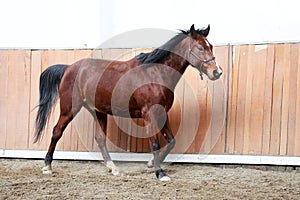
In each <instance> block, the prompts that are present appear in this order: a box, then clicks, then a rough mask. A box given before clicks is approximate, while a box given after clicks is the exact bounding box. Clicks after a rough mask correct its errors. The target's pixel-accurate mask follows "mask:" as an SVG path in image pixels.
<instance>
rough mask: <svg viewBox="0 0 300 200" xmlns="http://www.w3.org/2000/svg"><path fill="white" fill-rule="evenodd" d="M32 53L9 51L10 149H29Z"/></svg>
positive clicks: (8, 135) (8, 143)
mask: <svg viewBox="0 0 300 200" xmlns="http://www.w3.org/2000/svg"><path fill="white" fill-rule="evenodd" d="M29 59H30V51H25V50H22V51H18V50H11V51H9V60H8V66H9V73H8V79H9V83H8V104H7V107H8V112H7V137H6V144H7V145H6V147H7V148H8V149H27V148H28V128H29V123H28V122H29V90H30V89H29V88H30V62H29Z"/></svg>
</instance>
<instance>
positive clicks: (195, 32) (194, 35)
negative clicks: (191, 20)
mask: <svg viewBox="0 0 300 200" xmlns="http://www.w3.org/2000/svg"><path fill="white" fill-rule="evenodd" d="M190 33H191V36H192V37H193V38H194V37H196V35H197V34H198V33H197V31H196V30H195V26H194V24H193V25H192V26H191V28H190Z"/></svg>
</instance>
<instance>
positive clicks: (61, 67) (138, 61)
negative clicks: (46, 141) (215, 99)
mask: <svg viewBox="0 0 300 200" xmlns="http://www.w3.org/2000/svg"><path fill="white" fill-rule="evenodd" d="M209 31H210V25H208V26H207V27H206V28H202V29H195V27H194V24H193V25H192V26H191V27H190V29H188V30H179V32H178V33H177V34H176V35H175V36H174V37H172V38H171V39H170V40H169V41H167V42H166V43H165V44H163V45H162V46H160V47H159V48H156V49H154V50H153V51H152V52H149V53H141V54H139V55H137V56H135V57H133V58H131V59H129V60H127V61H117V60H104V59H92V58H85V59H81V60H79V61H77V62H75V63H73V64H71V65H65V64H56V65H53V66H50V67H48V68H47V69H46V70H45V71H43V72H42V74H41V75H40V85H39V93H40V98H39V105H38V112H37V116H36V119H35V134H34V143H36V142H38V141H39V140H40V139H41V135H42V133H43V131H44V129H45V125H46V123H47V120H48V119H49V116H50V114H51V110H52V108H53V106H54V104H55V103H56V101H57V99H58V98H59V99H60V115H59V119H58V121H57V123H56V125H55V126H54V128H53V132H52V137H51V142H50V145H49V148H48V151H47V154H46V157H45V159H44V163H45V166H44V167H43V169H42V172H43V174H51V173H52V167H51V163H52V160H53V153H54V151H55V146H56V144H57V142H58V141H59V139H60V138H61V137H62V135H63V132H64V130H65V128H66V127H67V125H68V124H69V123H70V122H71V121H72V119H73V118H74V117H75V116H76V114H77V113H78V112H79V111H80V109H81V108H82V107H84V108H85V109H87V110H88V111H89V112H90V113H91V114H92V115H93V117H94V118H95V120H97V121H98V123H99V126H100V127H101V130H100V131H99V132H97V133H95V140H96V142H97V144H98V146H99V149H100V151H101V153H102V157H103V162H104V164H105V165H106V167H107V169H108V171H109V172H111V173H112V174H113V175H119V174H120V173H119V169H118V168H117V167H116V166H115V164H114V163H113V161H112V159H111V157H110V154H109V152H108V149H107V147H106V126H107V117H108V115H112V116H118V117H131V118H142V119H143V121H144V127H146V130H147V134H148V133H149V134H148V135H149V137H148V139H149V144H150V149H151V150H152V153H153V157H152V159H151V160H150V161H149V163H148V165H149V166H152V167H154V172H155V175H156V178H157V179H158V180H160V181H169V180H170V177H169V176H168V174H167V173H165V172H164V170H163V169H162V168H161V166H160V164H161V163H162V162H163V161H164V159H165V158H166V156H167V155H168V154H169V153H170V151H171V150H172V149H173V147H174V145H175V139H174V136H173V133H172V130H171V128H170V124H169V119H168V115H167V114H166V113H167V112H168V111H169V110H170V108H171V107H172V104H173V101H174V92H173V91H174V89H175V86H176V84H177V83H178V81H179V79H180V77H181V76H182V75H183V73H184V72H185V70H186V68H187V67H188V66H189V65H191V66H192V67H194V68H196V69H197V70H198V71H199V73H200V76H201V78H202V75H203V74H205V75H206V76H207V77H208V79H210V80H217V79H219V78H220V76H221V75H222V73H223V70H222V68H221V67H220V65H219V64H218V63H217V61H216V59H215V56H214V54H213V46H212V44H211V43H210V42H209V41H208V40H207V36H208V34H209ZM128 88H129V89H128ZM155 125H156V127H158V126H159V131H158V132H155V133H154V134H151V132H150V131H151V130H152V128H151V127H153V126H155ZM159 133H161V134H162V135H163V137H164V138H165V139H166V141H167V145H166V147H165V148H161V147H160V143H159V140H158V134H159Z"/></svg>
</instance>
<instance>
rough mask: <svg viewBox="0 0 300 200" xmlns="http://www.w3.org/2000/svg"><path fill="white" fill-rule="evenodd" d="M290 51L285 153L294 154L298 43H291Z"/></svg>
mask: <svg viewBox="0 0 300 200" xmlns="http://www.w3.org/2000/svg"><path fill="white" fill-rule="evenodd" d="M290 50H291V52H290V80H289V81H290V85H289V86H290V87H289V98H288V101H289V102H288V110H289V113H288V128H287V129H288V132H287V135H288V138H287V152H286V154H287V155H291V156H294V155H295V135H296V118H297V115H296V110H297V104H296V103H297V87H298V85H297V76H298V74H297V73H298V62H299V60H298V55H299V45H298V44H291V49H290Z"/></svg>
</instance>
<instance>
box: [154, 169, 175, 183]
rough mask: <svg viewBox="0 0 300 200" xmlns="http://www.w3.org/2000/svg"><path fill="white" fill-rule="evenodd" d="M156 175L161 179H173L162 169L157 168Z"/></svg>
mask: <svg viewBox="0 0 300 200" xmlns="http://www.w3.org/2000/svg"><path fill="white" fill-rule="evenodd" d="M155 175H156V178H157V179H158V180H160V181H171V178H170V177H169V176H168V175H167V174H166V173H165V172H164V171H163V170H162V169H158V170H156V171H155Z"/></svg>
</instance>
